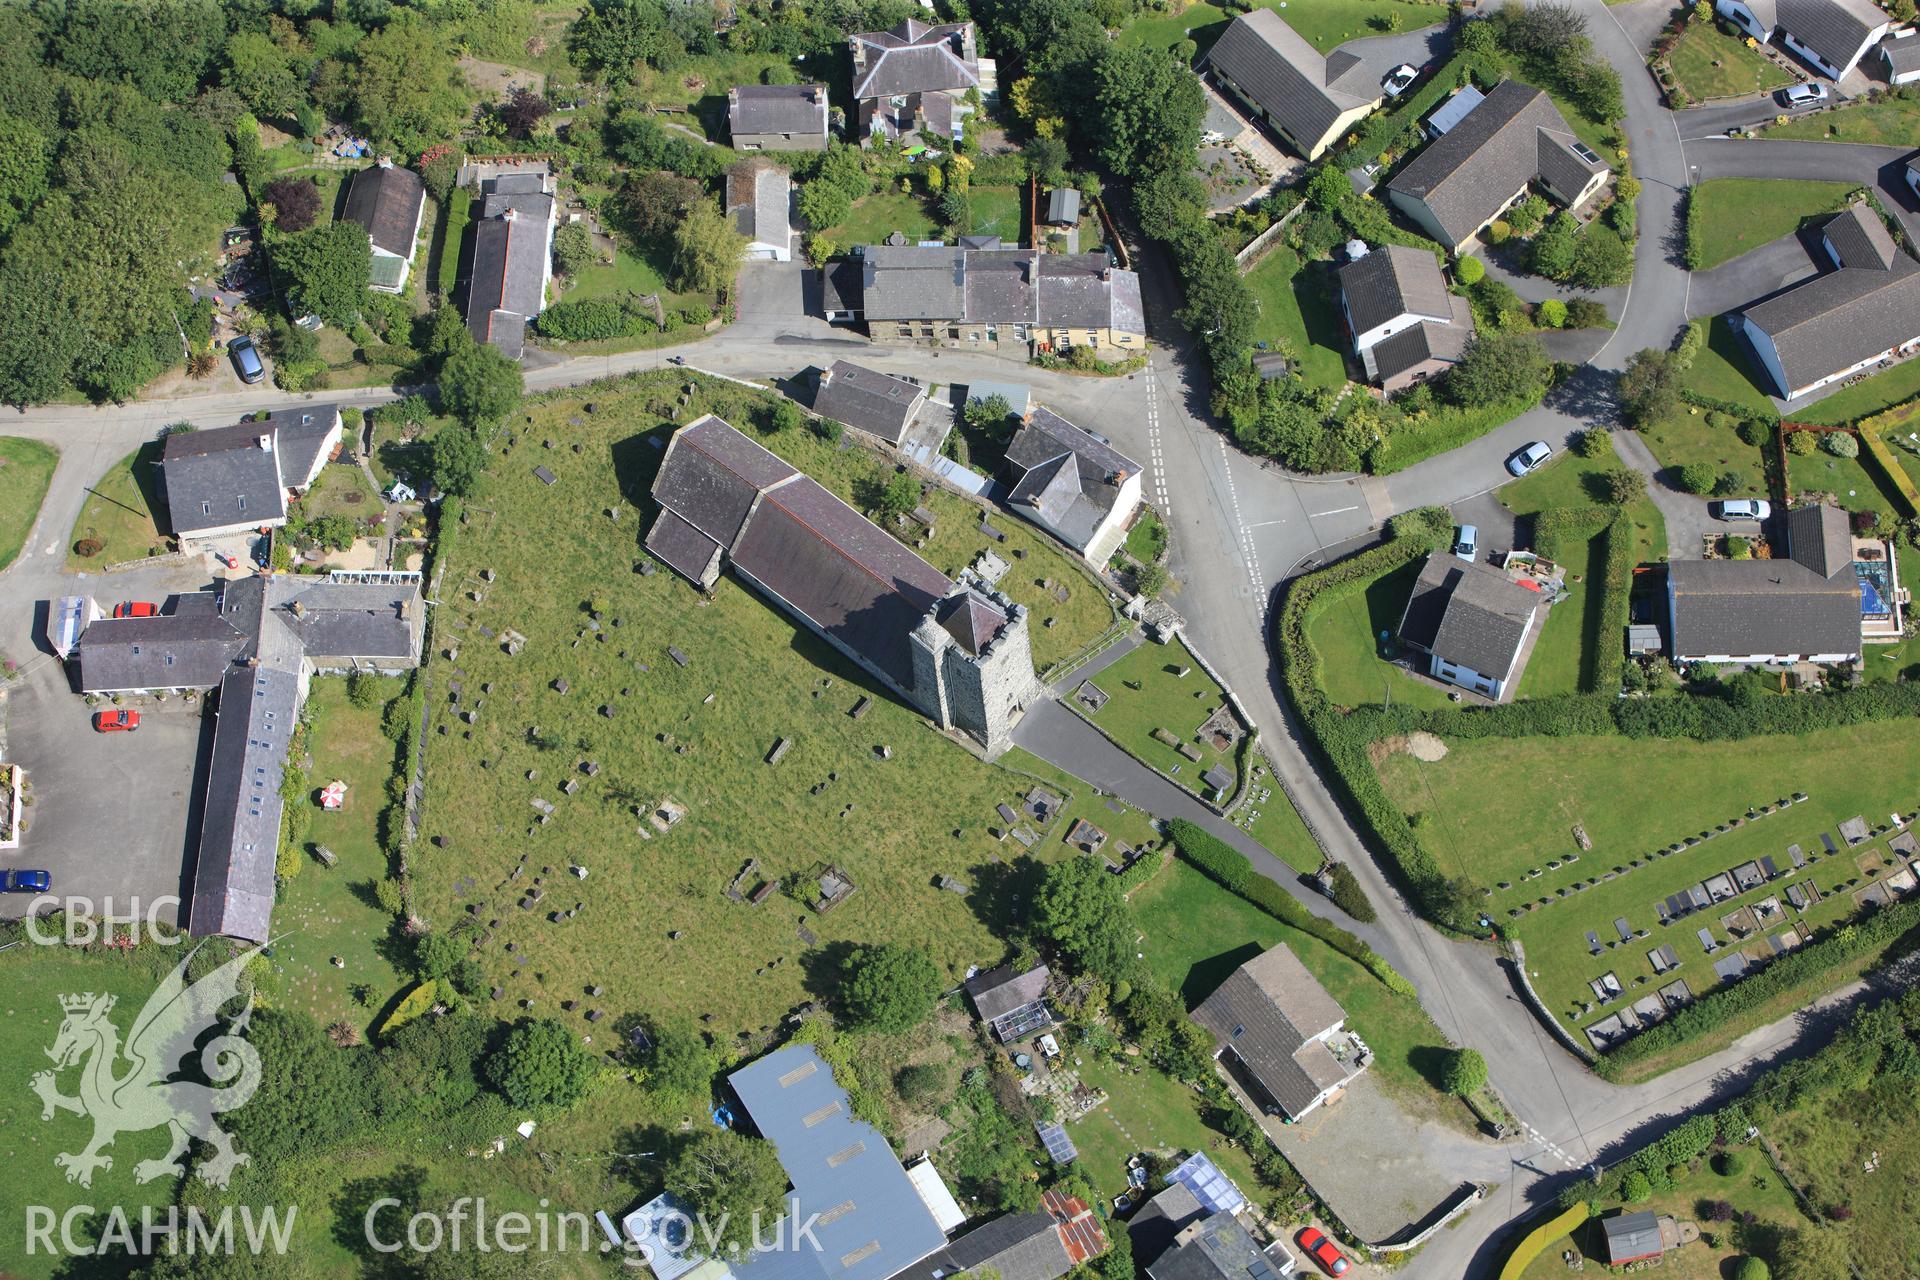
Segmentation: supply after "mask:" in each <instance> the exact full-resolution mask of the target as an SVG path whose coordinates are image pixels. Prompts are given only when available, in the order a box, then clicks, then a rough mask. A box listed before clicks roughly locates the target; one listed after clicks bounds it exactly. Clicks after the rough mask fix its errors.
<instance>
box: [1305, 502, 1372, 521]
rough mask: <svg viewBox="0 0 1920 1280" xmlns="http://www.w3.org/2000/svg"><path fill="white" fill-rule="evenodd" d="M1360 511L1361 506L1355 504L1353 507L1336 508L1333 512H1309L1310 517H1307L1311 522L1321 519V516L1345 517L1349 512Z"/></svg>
mask: <svg viewBox="0 0 1920 1280" xmlns="http://www.w3.org/2000/svg"><path fill="white" fill-rule="evenodd" d="M1359 509H1360V507H1359V505H1358V504H1355V505H1354V506H1351V507H1335V508H1334V509H1333V510H1331V511H1314V512H1309V513H1308V517H1307V518H1308V519H1310V520H1318V519H1319V518H1320V517H1321V516H1337V515H1344V514H1345V513H1347V512H1349V511H1358V510H1359Z"/></svg>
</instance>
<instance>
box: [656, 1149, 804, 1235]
mask: <svg viewBox="0 0 1920 1280" xmlns="http://www.w3.org/2000/svg"><path fill="white" fill-rule="evenodd" d="M665 1181H666V1185H667V1186H669V1187H672V1188H673V1192H674V1195H676V1196H677V1197H679V1198H680V1199H681V1200H683V1201H685V1202H686V1204H687V1207H688V1208H689V1209H691V1210H692V1213H693V1216H694V1217H695V1218H696V1219H698V1220H699V1221H700V1223H701V1225H702V1229H703V1230H704V1231H711V1232H712V1233H713V1239H714V1243H715V1245H716V1246H718V1248H719V1250H720V1251H722V1252H724V1253H730V1254H737V1253H739V1252H741V1251H743V1250H745V1249H747V1248H748V1247H750V1245H751V1244H752V1241H753V1233H754V1228H755V1226H756V1225H758V1227H759V1229H760V1235H761V1238H762V1239H766V1238H768V1237H770V1235H771V1228H772V1226H773V1223H774V1222H775V1221H776V1220H777V1219H778V1218H779V1217H780V1215H781V1213H782V1212H783V1210H784V1208H785V1205H784V1201H785V1198H786V1194H787V1173H786V1170H785V1169H783V1168H781V1167H780V1159H779V1156H778V1155H777V1154H776V1153H775V1152H774V1149H773V1144H772V1143H770V1142H766V1141H764V1140H762V1139H760V1138H749V1137H747V1136H746V1135H745V1134H743V1133H738V1132H736V1131H734V1130H732V1129H707V1130H705V1131H704V1132H702V1133H701V1134H700V1136H699V1137H697V1138H695V1139H694V1140H693V1141H692V1142H690V1143H688V1144H687V1145H686V1146H685V1147H684V1148H682V1150H681V1151H680V1153H679V1154H678V1155H676V1156H674V1157H673V1159H672V1160H670V1161H669V1162H668V1163H667V1167H666V1170H665Z"/></svg>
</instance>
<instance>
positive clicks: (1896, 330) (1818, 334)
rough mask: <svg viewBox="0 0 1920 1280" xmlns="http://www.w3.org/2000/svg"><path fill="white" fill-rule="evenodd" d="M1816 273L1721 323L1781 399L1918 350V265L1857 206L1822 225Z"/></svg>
mask: <svg viewBox="0 0 1920 1280" xmlns="http://www.w3.org/2000/svg"><path fill="white" fill-rule="evenodd" d="M1820 244H1821V248H1822V249H1823V250H1824V251H1825V253H1826V255H1827V258H1828V259H1829V261H1831V262H1832V264H1833V267H1834V269H1833V270H1832V271H1826V272H1822V273H1821V274H1819V275H1816V276H1812V277H1810V278H1809V279H1806V280H1803V281H1801V282H1800V283H1798V284H1796V285H1794V286H1792V287H1791V288H1788V289H1785V290H1782V291H1781V292H1779V293H1775V294H1774V295H1772V296H1771V297H1769V298H1766V299H1765V300H1763V301H1760V302H1755V303H1752V304H1750V305H1749V306H1748V307H1747V308H1746V309H1745V310H1743V311H1739V312H1735V313H1733V314H1731V315H1730V316H1728V323H1729V325H1730V326H1731V327H1732V328H1733V330H1734V331H1735V332H1736V333H1739V334H1741V335H1742V336H1743V337H1745V338H1746V340H1747V344H1748V346H1749V347H1750V348H1751V349H1752V351H1753V354H1754V357H1755V359H1756V360H1757V362H1758V363H1759V365H1760V367H1761V368H1762V369H1763V370H1764V371H1765V372H1766V378H1767V382H1768V383H1769V384H1770V387H1769V389H1770V390H1771V391H1772V393H1773V394H1774V395H1777V396H1779V397H1781V398H1783V399H1787V400H1797V399H1799V398H1800V397H1802V396H1808V395H1812V394H1813V393H1815V392H1817V391H1820V390H1822V389H1823V388H1826V387H1830V386H1832V385H1833V384H1834V383H1836V382H1839V381H1842V380H1843V379H1845V378H1847V377H1849V376H1851V375H1853V374H1855V373H1858V372H1860V371H1861V370H1863V369H1868V368H1871V367H1873V366H1874V365H1876V364H1879V363H1880V362H1881V361H1883V360H1889V359H1892V358H1894V357H1896V356H1902V355H1908V354H1911V353H1913V352H1915V351H1920V263H1917V262H1915V261H1914V260H1913V258H1911V257H1909V256H1908V255H1907V254H1906V253H1905V252H1904V251H1903V250H1902V249H1901V248H1900V246H1899V245H1898V244H1896V243H1895V242H1894V239H1893V237H1892V235H1891V234H1889V233H1888V231H1887V228H1886V224H1885V223H1883V222H1882V221H1881V220H1880V215H1879V214H1878V213H1876V212H1874V210H1873V208H1872V206H1870V205H1868V204H1867V203H1866V202H1864V201H1862V202H1860V203H1858V204H1854V205H1851V206H1849V207H1848V208H1846V209H1844V210H1842V211H1841V212H1839V213H1836V214H1834V215H1833V216H1832V217H1831V218H1829V219H1827V221H1826V223H1825V224H1824V225H1823V226H1822V227H1821V235H1820Z"/></svg>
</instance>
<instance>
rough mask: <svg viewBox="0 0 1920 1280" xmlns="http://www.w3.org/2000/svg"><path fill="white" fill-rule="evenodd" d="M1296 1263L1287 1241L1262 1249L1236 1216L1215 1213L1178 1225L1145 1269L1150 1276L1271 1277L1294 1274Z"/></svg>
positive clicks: (1166, 1279)
mask: <svg viewBox="0 0 1920 1280" xmlns="http://www.w3.org/2000/svg"><path fill="white" fill-rule="evenodd" d="M1296 1265H1297V1264H1296V1263H1295V1261H1294V1258H1293V1255H1292V1254H1291V1253H1289V1252H1288V1251H1287V1247H1286V1245H1284V1244H1282V1243H1280V1242H1279V1241H1275V1242H1274V1243H1273V1244H1270V1245H1268V1246H1267V1247H1266V1248H1265V1249H1262V1248H1261V1247H1260V1246H1259V1245H1258V1244H1257V1243H1256V1242H1255V1241H1254V1238H1253V1237H1252V1236H1251V1235H1250V1234H1248V1232H1247V1229H1246V1228H1245V1227H1243V1226H1241V1225H1240V1220H1239V1219H1238V1218H1236V1217H1234V1216H1233V1215H1232V1214H1230V1213H1214V1214H1208V1215H1207V1216H1205V1217H1203V1218H1200V1219H1198V1220H1197V1221H1193V1222H1189V1223H1188V1224H1187V1225H1186V1226H1184V1227H1182V1228H1180V1230H1179V1231H1178V1232H1176V1233H1175V1235H1174V1238H1173V1244H1172V1247H1170V1248H1168V1249H1166V1250H1165V1251H1163V1252H1162V1253H1161V1254H1160V1256H1159V1257H1158V1258H1156V1259H1154V1260H1153V1261H1152V1262H1151V1263H1148V1264H1147V1267H1146V1273H1147V1276H1148V1277H1149V1280H1271V1277H1273V1276H1290V1275H1292V1274H1294V1268H1295V1267H1296Z"/></svg>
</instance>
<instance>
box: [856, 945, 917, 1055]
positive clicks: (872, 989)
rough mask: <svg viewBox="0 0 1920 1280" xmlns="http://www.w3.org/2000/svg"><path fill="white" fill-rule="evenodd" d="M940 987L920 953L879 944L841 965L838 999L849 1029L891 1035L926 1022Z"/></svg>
mask: <svg viewBox="0 0 1920 1280" xmlns="http://www.w3.org/2000/svg"><path fill="white" fill-rule="evenodd" d="M940 985H941V980H940V967H939V966H938V965H936V964H934V962H933V957H932V956H931V955H930V954H928V952H927V949H926V948H925V947H912V946H907V945H905V944H902V943H880V944H877V945H873V946H866V947H862V948H860V949H859V950H858V951H856V952H854V954H853V958H852V959H851V960H849V961H848V962H847V980H846V985H845V986H844V987H843V988H842V998H843V999H844V1000H845V1002H846V1008H847V1016H848V1019H849V1021H850V1022H851V1023H852V1024H853V1025H854V1026H855V1027H858V1028H860V1029H862V1030H865V1031H878V1032H881V1033H883V1034H888V1035H893V1034H898V1033H899V1032H902V1031H911V1030H912V1029H913V1028H915V1027H917V1026H919V1025H920V1024H921V1023H923V1022H925V1021H926V1020H927V1019H928V1018H929V1017H931V1016H932V1014H933V1006H934V1002H935V1001H936V1000H938V999H939V998H940Z"/></svg>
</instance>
